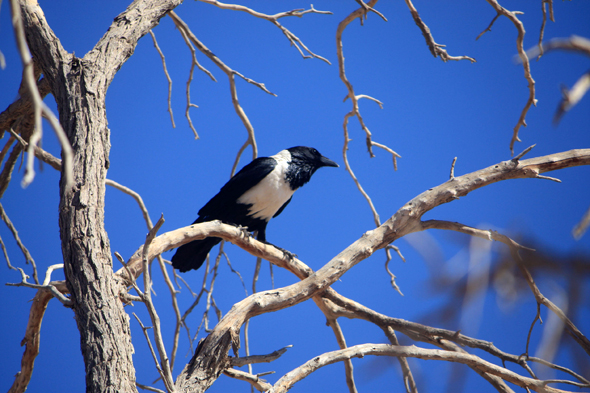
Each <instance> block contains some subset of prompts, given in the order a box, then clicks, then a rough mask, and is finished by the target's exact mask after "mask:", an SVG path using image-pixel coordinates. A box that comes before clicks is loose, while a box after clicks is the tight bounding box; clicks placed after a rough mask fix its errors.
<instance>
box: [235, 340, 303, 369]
mask: <svg viewBox="0 0 590 393" xmlns="http://www.w3.org/2000/svg"><path fill="white" fill-rule="evenodd" d="M292 347H293V346H292V345H287V346H286V347H283V348H281V349H277V350H276V351H274V352H271V353H269V354H268V355H251V356H245V357H234V358H230V363H231V365H232V367H243V366H245V365H247V364H254V363H270V362H274V361H275V360H277V359H278V358H280V357H281V356H282V355H283V354H284V353H285V352H287V350H288V349H289V348H292Z"/></svg>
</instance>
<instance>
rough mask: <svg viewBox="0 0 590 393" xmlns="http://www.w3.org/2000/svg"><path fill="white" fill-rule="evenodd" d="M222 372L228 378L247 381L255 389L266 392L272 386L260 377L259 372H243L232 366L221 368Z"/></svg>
mask: <svg viewBox="0 0 590 393" xmlns="http://www.w3.org/2000/svg"><path fill="white" fill-rule="evenodd" d="M223 373H224V374H225V375H227V376H228V377H230V378H234V379H239V380H242V381H246V382H248V383H249V384H251V385H252V387H254V389H256V390H258V391H260V392H266V391H268V390H269V389H270V388H272V385H271V384H269V383H268V382H267V381H266V380H264V379H262V378H260V374H258V375H253V374H251V373H247V372H244V371H241V370H236V369H233V368H228V369H225V370H223Z"/></svg>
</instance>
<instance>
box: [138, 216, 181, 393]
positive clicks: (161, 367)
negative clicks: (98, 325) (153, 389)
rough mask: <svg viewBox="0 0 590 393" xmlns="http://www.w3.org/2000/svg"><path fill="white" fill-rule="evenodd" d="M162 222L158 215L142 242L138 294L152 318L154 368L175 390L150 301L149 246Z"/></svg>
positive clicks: (158, 319) (162, 219) (158, 322)
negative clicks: (156, 355) (155, 351)
mask: <svg viewBox="0 0 590 393" xmlns="http://www.w3.org/2000/svg"><path fill="white" fill-rule="evenodd" d="M163 224H164V216H163V215H162V216H161V217H160V219H159V220H158V222H157V223H156V225H155V226H154V227H153V228H152V229H151V230H150V231H149V233H148V234H147V236H146V239H145V244H144V246H143V248H142V251H141V259H142V265H143V295H140V296H141V298H142V299H143V301H144V303H145V305H146V308H147V310H148V313H149V314H150V319H151V320H152V323H153V329H154V340H155V341H156V348H157V349H158V353H159V355H160V362H159V364H158V362H157V359H156V358H155V353H154V351H153V349H151V344H150V349H151V350H152V355H153V356H154V359H155V360H156V368H157V369H158V372H159V373H160V376H161V377H162V381H163V382H164V385H165V386H166V389H167V390H168V391H169V392H175V391H176V390H175V387H174V379H173V378H172V370H171V367H170V363H169V359H168V355H167V353H166V348H165V347H164V340H163V338H162V331H161V327H160V317H159V316H158V313H157V312H156V308H155V307H154V304H153V302H152V291H151V289H152V279H151V276H150V271H149V269H148V265H149V258H148V254H149V248H150V245H151V243H152V241H153V240H154V238H155V237H156V234H157V233H158V230H159V229H160V227H161V226H162V225H163ZM136 318H137V316H136ZM137 319H138V322H140V321H139V318H137ZM140 324H141V322H140ZM142 329H143V325H142ZM144 334H145V335H146V337H147V332H146V331H145V329H144ZM148 343H149V341H148Z"/></svg>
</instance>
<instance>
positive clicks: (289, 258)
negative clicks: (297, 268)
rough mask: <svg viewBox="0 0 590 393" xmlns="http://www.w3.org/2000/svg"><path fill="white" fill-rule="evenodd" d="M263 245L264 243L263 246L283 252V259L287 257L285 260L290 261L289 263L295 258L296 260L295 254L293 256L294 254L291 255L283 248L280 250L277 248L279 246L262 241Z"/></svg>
mask: <svg viewBox="0 0 590 393" xmlns="http://www.w3.org/2000/svg"><path fill="white" fill-rule="evenodd" d="M263 243H265V244H268V245H270V246H273V247H274V248H276V249H278V250H281V251H282V252H283V255H284V256H285V257H287V259H288V260H290V261H292V260H294V259H295V258H297V254H294V253H292V252H291V251H289V250H285V249H284V248H281V247H279V246H277V245H275V244H272V243H269V242H267V241H264V242H263Z"/></svg>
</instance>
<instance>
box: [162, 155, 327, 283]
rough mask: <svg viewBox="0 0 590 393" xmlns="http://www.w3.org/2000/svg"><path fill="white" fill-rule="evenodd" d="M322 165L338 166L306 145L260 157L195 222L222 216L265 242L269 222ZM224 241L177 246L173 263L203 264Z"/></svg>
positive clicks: (192, 266)
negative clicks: (214, 248) (214, 247)
mask: <svg viewBox="0 0 590 393" xmlns="http://www.w3.org/2000/svg"><path fill="white" fill-rule="evenodd" d="M323 166H332V167H338V164H336V163H335V162H334V161H332V160H330V159H328V158H326V157H324V156H322V155H321V154H320V153H319V152H318V151H317V150H316V149H314V148H311V147H305V146H297V147H292V148H290V149H286V150H282V151H280V152H279V153H277V154H275V155H274V156H271V157H259V158H257V159H255V160H254V161H252V162H251V163H249V164H248V165H246V166H245V167H243V168H242V169H241V170H240V171H239V172H238V173H236V175H235V176H233V177H232V178H231V179H230V180H229V181H228V182H227V183H226V184H225V185H224V186H223V187H222V188H221V190H219V193H217V195H215V196H214V197H213V198H211V200H210V201H209V202H207V204H205V206H203V207H202V208H201V210H199V218H197V219H196V220H195V222H194V223H193V224H197V223H200V222H207V221H213V220H220V221H222V222H224V223H226V224H233V225H239V226H242V227H247V228H248V231H250V232H257V233H258V235H257V238H258V240H260V241H262V242H265V243H266V232H265V231H266V225H267V224H268V222H269V221H270V219H271V218H273V217H276V216H278V215H279V214H281V212H282V211H283V210H284V209H285V207H286V206H287V205H288V204H289V202H291V198H292V197H293V193H294V192H295V190H297V189H298V188H299V187H301V186H303V185H304V184H305V183H307V182H308V181H309V180H310V179H311V176H312V175H313V174H314V173H315V171H316V170H318V169H319V168H321V167H323ZM220 241H221V239H220V238H217V237H208V238H205V239H203V240H195V241H192V242H190V243H187V244H185V245H183V246H181V247H179V248H178V250H177V251H176V254H174V256H173V257H172V266H174V268H176V269H178V270H180V271H181V272H186V271H188V270H191V269H198V268H199V267H201V265H202V264H203V262H204V261H205V259H206V258H207V254H208V253H209V251H210V250H211V248H213V246H215V245H216V244H218V243H219V242H220Z"/></svg>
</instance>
